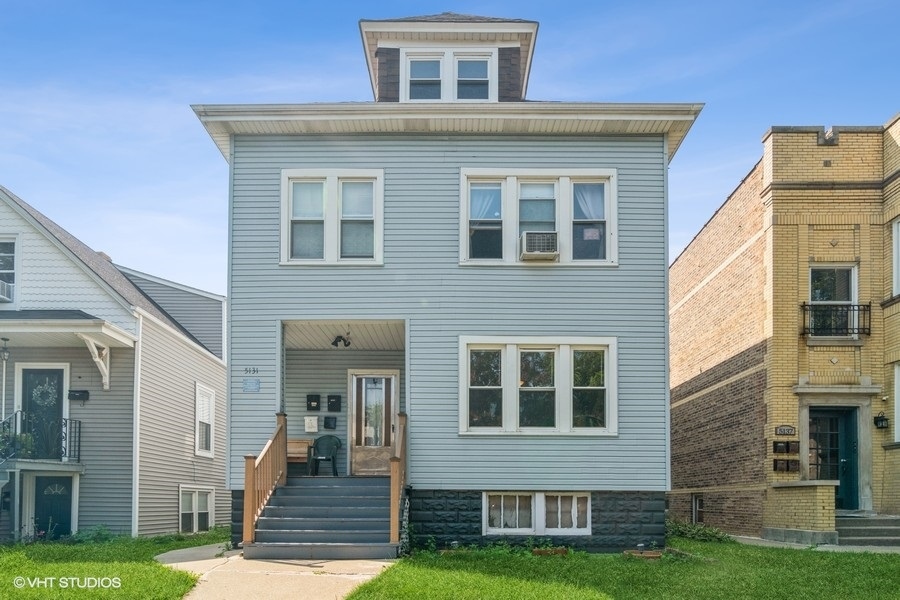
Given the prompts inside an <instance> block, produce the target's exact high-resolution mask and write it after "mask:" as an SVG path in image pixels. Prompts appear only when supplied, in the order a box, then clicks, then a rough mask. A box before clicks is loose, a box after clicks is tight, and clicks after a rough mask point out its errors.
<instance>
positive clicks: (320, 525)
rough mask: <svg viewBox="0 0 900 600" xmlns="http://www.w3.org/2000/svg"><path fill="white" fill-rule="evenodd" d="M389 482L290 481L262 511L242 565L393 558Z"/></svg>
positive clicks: (342, 479)
mask: <svg viewBox="0 0 900 600" xmlns="http://www.w3.org/2000/svg"><path fill="white" fill-rule="evenodd" d="M390 497H391V494H390V479H389V478H388V477H324V476H319V477H289V478H288V480H287V485H285V486H284V487H281V488H278V489H277V490H276V491H275V494H274V495H273V496H272V498H271V499H270V501H269V504H268V506H266V508H265V509H263V514H262V516H261V517H260V518H259V521H258V522H257V524H256V537H255V541H254V542H253V543H252V544H244V558H247V559H254V558H256V559H332V560H336V559H355V558H375V559H379V558H380V559H386V558H397V549H398V544H391V543H390Z"/></svg>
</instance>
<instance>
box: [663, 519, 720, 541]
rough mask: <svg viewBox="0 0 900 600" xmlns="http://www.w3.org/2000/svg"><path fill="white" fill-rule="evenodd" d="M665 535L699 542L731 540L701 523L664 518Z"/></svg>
mask: <svg viewBox="0 0 900 600" xmlns="http://www.w3.org/2000/svg"><path fill="white" fill-rule="evenodd" d="M666 537H681V538H687V539H691V540H699V541H701V542H732V541H734V540H732V539H731V536H730V535H728V534H727V533H725V532H724V531H722V530H721V529H716V528H715V527H710V526H709V525H704V524H703V523H685V522H683V521H675V520H672V519H666Z"/></svg>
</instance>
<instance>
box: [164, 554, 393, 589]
mask: <svg viewBox="0 0 900 600" xmlns="http://www.w3.org/2000/svg"><path fill="white" fill-rule="evenodd" d="M223 547H224V544H212V545H209V546H198V547H196V548H185V549H184V550H173V551H172V552H166V553H165V554H160V555H159V556H157V557H156V560H158V561H159V562H161V563H162V564H164V565H169V566H170V567H172V568H175V569H179V570H182V571H190V572H192V573H195V574H197V575H199V576H200V580H199V581H198V582H197V585H196V586H195V587H194V589H193V590H191V592H190V593H189V594H188V595H187V596H185V599H186V600H224V599H226V598H228V599H230V598H251V599H253V598H265V599H273V600H278V599H282V598H285V599H287V598H290V599H293V600H331V599H332V598H345V597H346V596H347V595H348V594H349V593H350V592H351V591H352V590H353V589H354V588H355V587H357V586H358V585H360V584H362V583H365V582H366V581H369V580H370V579H372V578H373V577H375V576H376V575H378V574H379V573H381V572H382V571H383V570H384V569H386V568H388V567H389V566H391V564H393V561H389V560H318V561H317V560H244V557H243V556H242V554H241V551H240V550H229V551H227V552H223V551H222V549H223Z"/></svg>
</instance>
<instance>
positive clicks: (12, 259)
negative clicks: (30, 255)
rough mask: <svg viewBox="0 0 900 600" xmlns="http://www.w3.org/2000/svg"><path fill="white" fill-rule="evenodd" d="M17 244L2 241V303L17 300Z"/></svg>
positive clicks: (0, 298)
mask: <svg viewBox="0 0 900 600" xmlns="http://www.w3.org/2000/svg"><path fill="white" fill-rule="evenodd" d="M15 289H16V242H15V241H14V240H10V239H0V303H6V302H12V301H13V300H15Z"/></svg>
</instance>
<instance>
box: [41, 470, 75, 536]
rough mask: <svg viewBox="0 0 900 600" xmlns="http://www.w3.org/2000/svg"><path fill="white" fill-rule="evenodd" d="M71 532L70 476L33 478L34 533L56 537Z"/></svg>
mask: <svg viewBox="0 0 900 600" xmlns="http://www.w3.org/2000/svg"><path fill="white" fill-rule="evenodd" d="M71 533H72V478H71V477H44V476H37V477H35V478H34V535H35V537H38V538H43V539H51V540H52V539H56V538H58V537H62V536H66V535H71Z"/></svg>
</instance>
